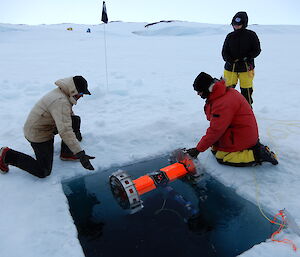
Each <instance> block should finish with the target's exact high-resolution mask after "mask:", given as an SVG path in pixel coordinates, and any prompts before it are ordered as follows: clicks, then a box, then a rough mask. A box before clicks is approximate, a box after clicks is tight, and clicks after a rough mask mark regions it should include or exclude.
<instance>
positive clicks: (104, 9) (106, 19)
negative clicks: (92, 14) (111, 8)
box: [101, 1, 108, 23]
mask: <svg viewBox="0 0 300 257" xmlns="http://www.w3.org/2000/svg"><path fill="white" fill-rule="evenodd" d="M101 21H103V22H104V23H107V22H108V18H107V12H106V5H105V2H104V1H103V6H102V18H101Z"/></svg>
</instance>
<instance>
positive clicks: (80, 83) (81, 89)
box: [73, 76, 91, 95]
mask: <svg viewBox="0 0 300 257" xmlns="http://www.w3.org/2000/svg"><path fill="white" fill-rule="evenodd" d="M73 81H74V84H75V87H76V89H77V91H78V93H83V94H86V95H90V94H91V93H90V91H89V90H88V83H87V81H86V80H85V78H84V77H82V76H75V77H73Z"/></svg>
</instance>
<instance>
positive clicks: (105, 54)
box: [103, 23, 108, 91]
mask: <svg viewBox="0 0 300 257" xmlns="http://www.w3.org/2000/svg"><path fill="white" fill-rule="evenodd" d="M105 26H106V24H105V23H104V29H103V31H104V49H105V51H104V56H105V74H106V89H107V91H108V72H107V50H106V31H105Z"/></svg>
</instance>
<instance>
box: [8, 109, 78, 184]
mask: <svg viewBox="0 0 300 257" xmlns="http://www.w3.org/2000/svg"><path fill="white" fill-rule="evenodd" d="M72 127H73V130H74V132H75V134H76V137H77V139H78V138H79V139H82V138H81V134H80V117H79V116H75V115H74V116H72ZM79 139H78V140H79ZM30 145H31V147H32V149H33V151H34V153H35V156H36V159H34V158H32V157H31V156H29V155H27V154H24V153H21V152H18V151H15V150H13V149H10V150H8V151H7V153H6V156H5V163H7V164H8V165H13V166H16V167H18V168H20V169H22V170H25V171H27V172H28V173H30V174H32V175H33V176H36V177H39V178H45V177H47V176H49V175H50V174H51V171H52V164H53V151H54V139H51V140H49V141H46V142H42V143H33V142H30ZM63 147H64V148H63ZM61 151H70V152H71V150H70V149H69V147H68V146H67V145H66V144H65V143H63V141H62V150H61ZM71 153H72V152H71Z"/></svg>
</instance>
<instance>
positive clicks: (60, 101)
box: [0, 76, 94, 178]
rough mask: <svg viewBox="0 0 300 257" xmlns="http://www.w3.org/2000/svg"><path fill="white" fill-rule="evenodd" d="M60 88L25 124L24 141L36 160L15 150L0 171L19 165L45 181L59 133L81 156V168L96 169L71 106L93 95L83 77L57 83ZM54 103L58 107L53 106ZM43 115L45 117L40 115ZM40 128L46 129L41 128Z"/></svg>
mask: <svg viewBox="0 0 300 257" xmlns="http://www.w3.org/2000/svg"><path fill="white" fill-rule="evenodd" d="M55 85H56V86H57V88H55V89H53V90H52V91H51V92H49V93H47V94H46V95H44V96H43V97H42V98H41V99H40V100H39V101H38V102H37V103H36V105H35V106H34V107H33V109H32V110H31V112H30V113H29V115H28V117H27V120H26V122H25V125H24V135H25V138H26V139H27V140H28V141H29V142H30V144H31V146H32V148H33V150H34V152H35V155H36V159H34V158H32V157H31V156H29V155H26V154H23V153H21V152H17V151H14V150H12V151H11V152H10V153H11V154H10V155H11V157H10V158H11V160H7V158H5V162H4V160H3V159H4V158H3V156H4V153H3V150H2V153H1V155H0V156H2V157H1V159H0V165H1V166H0V169H1V171H4V172H5V171H6V172H7V171H8V165H13V166H16V167H18V168H20V169H22V170H25V171H27V172H28V173H30V174H32V175H34V176H36V177H40V178H45V177H47V176H49V175H50V174H51V170H52V164H53V141H54V136H55V134H57V133H58V134H59V135H60V137H61V138H62V140H63V142H64V143H65V145H66V147H68V149H70V151H71V152H72V155H75V154H76V155H78V156H77V159H78V160H80V162H81V164H82V166H83V167H84V168H86V169H89V170H93V169H94V168H93V166H92V165H91V163H90V162H89V159H93V158H94V157H92V156H88V155H86V154H85V152H84V151H83V150H82V149H81V147H80V145H79V141H81V139H82V136H81V133H80V121H81V120H80V117H79V116H76V115H73V111H72V107H73V105H74V104H76V103H77V101H78V99H80V98H81V97H83V95H90V94H91V93H90V91H89V90H88V84H87V81H86V80H85V79H84V78H83V77H82V76H74V77H69V78H64V79H60V80H57V81H56V82H55ZM54 100H55V104H53V102H54ZM41 113H43V114H44V115H40V114H41ZM41 127H42V128H43V129H41Z"/></svg>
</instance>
